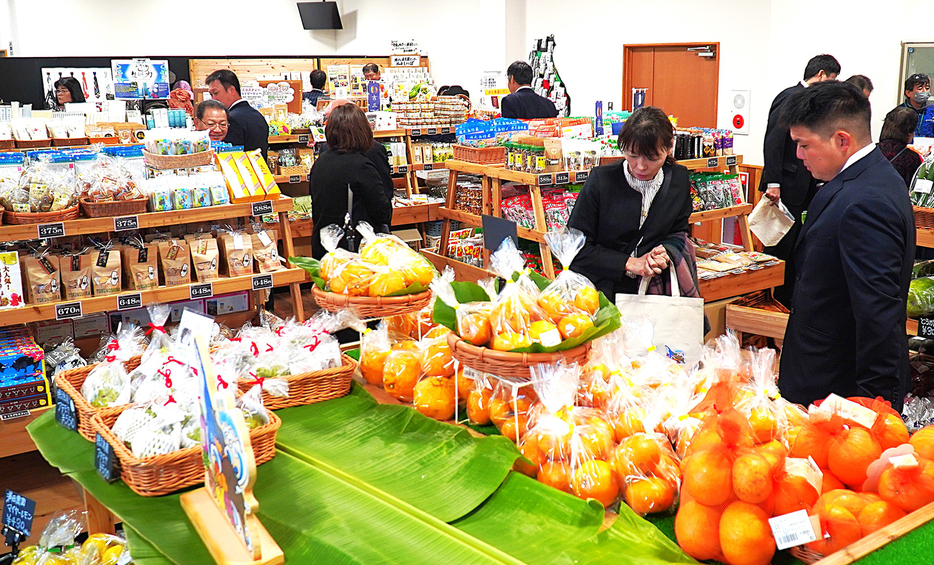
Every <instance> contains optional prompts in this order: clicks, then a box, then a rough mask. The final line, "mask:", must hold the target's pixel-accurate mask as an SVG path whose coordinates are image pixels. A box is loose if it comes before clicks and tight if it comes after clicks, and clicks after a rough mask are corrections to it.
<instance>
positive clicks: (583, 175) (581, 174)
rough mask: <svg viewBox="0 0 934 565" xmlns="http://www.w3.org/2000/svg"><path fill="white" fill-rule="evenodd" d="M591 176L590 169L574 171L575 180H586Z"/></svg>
mask: <svg viewBox="0 0 934 565" xmlns="http://www.w3.org/2000/svg"><path fill="white" fill-rule="evenodd" d="M589 177H590V171H577V172H576V173H574V182H584V181H585V180H587V179H588V178H589Z"/></svg>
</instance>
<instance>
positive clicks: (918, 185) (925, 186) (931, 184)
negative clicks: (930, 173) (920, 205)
mask: <svg viewBox="0 0 934 565" xmlns="http://www.w3.org/2000/svg"><path fill="white" fill-rule="evenodd" d="M931 188H934V180H927V179H918V180H916V181H915V187H914V189H913V192H920V193H921V194H930V193H931Z"/></svg>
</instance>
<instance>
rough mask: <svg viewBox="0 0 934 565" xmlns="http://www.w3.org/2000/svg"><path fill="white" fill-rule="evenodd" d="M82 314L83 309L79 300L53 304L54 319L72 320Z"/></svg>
mask: <svg viewBox="0 0 934 565" xmlns="http://www.w3.org/2000/svg"><path fill="white" fill-rule="evenodd" d="M83 315H84V309H83V308H82V306H81V303H80V302H66V303H64V304H56V305H55V319H56V320H74V319H75V318H80V317H81V316H83Z"/></svg>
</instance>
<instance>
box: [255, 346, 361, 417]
mask: <svg viewBox="0 0 934 565" xmlns="http://www.w3.org/2000/svg"><path fill="white" fill-rule="evenodd" d="M341 361H342V364H341V366H340V367H334V368H332V369H325V370H323V371H315V372H313V373H302V374H300V375H289V376H287V377H281V378H282V379H284V380H286V381H288V383H289V396H288V397H286V398H282V397H280V396H272V395H271V394H269V393H268V392H266V391H265V390H264V391H263V406H265V407H266V408H268V409H269V410H279V409H282V408H291V407H292V406H304V405H305V404H314V403H315V402H323V401H325V400H332V399H334V398H340V397H342V396H346V395H347V393H348V392H350V381H351V380H353V372H354V369H356V368H357V362H356V361H354V360H353V358H351V357H348V356H346V355H341ZM277 378H278V377H277ZM253 386H255V385H254V384H251V383H249V382H243V381H240V382H238V383H237V388H238V389H240V392H243V393H245V392H247V391H249V390H250V389H251V388H253Z"/></svg>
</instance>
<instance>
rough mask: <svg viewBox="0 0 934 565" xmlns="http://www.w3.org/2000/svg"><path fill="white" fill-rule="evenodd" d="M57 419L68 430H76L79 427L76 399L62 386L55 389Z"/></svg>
mask: <svg viewBox="0 0 934 565" xmlns="http://www.w3.org/2000/svg"><path fill="white" fill-rule="evenodd" d="M55 420H56V421H57V422H58V423H59V424H61V425H62V427H63V428H65V429H66V430H71V431H76V430H77V429H78V413H77V412H75V401H74V400H72V399H71V397H70V396H68V393H66V392H65V391H64V390H62V389H60V388H57V389H55Z"/></svg>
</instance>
